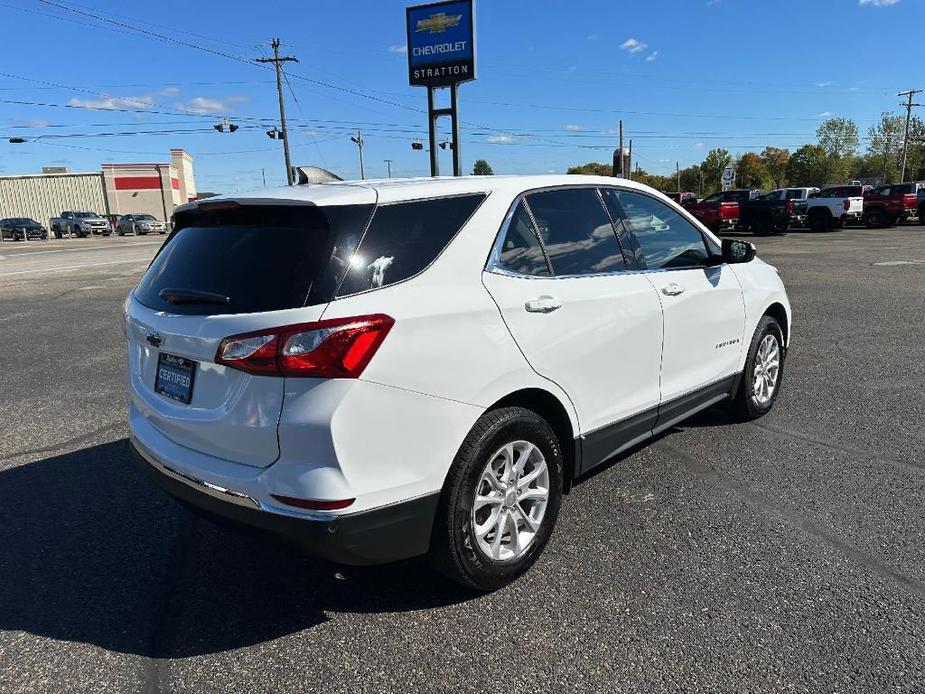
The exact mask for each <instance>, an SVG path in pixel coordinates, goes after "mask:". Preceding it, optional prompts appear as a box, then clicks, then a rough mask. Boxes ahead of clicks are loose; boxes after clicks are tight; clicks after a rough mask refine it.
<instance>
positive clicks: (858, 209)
mask: <svg viewBox="0 0 925 694" xmlns="http://www.w3.org/2000/svg"><path fill="white" fill-rule="evenodd" d="M844 207H845V212H847V213H848V214H852V213H857V214H861V213H862V212H863V211H864V198H862V197H851V198H845V205H844Z"/></svg>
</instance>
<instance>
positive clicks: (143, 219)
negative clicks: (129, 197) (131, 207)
mask: <svg viewBox="0 0 925 694" xmlns="http://www.w3.org/2000/svg"><path fill="white" fill-rule="evenodd" d="M135 221H138V222H156V221H157V220H156V219H155V218H154V217H152V216H151V215H149V214H136V215H135Z"/></svg>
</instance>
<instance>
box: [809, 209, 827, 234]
mask: <svg viewBox="0 0 925 694" xmlns="http://www.w3.org/2000/svg"><path fill="white" fill-rule="evenodd" d="M809 228H810V229H812V230H813V231H830V230H831V229H832V215H831V214H829V213H828V212H827V211H825V212H813V213H811V214H810V215H809Z"/></svg>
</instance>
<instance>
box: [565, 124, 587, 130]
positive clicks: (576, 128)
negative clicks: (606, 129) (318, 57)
mask: <svg viewBox="0 0 925 694" xmlns="http://www.w3.org/2000/svg"><path fill="white" fill-rule="evenodd" d="M565 129H566V130H583V128H582V127H581V126H580V125H575V124H574V123H569V124H568V125H566V126H565Z"/></svg>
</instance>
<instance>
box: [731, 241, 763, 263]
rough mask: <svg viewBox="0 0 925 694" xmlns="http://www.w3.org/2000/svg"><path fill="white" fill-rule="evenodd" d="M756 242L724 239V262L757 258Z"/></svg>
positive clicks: (741, 261) (745, 261)
mask: <svg viewBox="0 0 925 694" xmlns="http://www.w3.org/2000/svg"><path fill="white" fill-rule="evenodd" d="M755 252H756V251H755V244H753V243H749V242H748V241H740V240H739V239H723V262H724V263H748V262H751V261H752V260H754V258H755Z"/></svg>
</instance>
